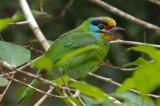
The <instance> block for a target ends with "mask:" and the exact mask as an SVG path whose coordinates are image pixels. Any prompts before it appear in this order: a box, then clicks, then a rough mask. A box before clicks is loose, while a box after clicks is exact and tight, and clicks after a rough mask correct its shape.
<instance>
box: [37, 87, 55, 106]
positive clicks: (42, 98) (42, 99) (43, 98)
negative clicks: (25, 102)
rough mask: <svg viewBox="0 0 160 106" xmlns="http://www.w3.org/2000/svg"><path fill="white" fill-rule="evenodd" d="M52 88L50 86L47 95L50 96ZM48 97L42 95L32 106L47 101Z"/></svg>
mask: <svg viewBox="0 0 160 106" xmlns="http://www.w3.org/2000/svg"><path fill="white" fill-rule="evenodd" d="M53 89H54V87H53V86H51V87H50V89H49V90H48V91H47V92H46V93H47V94H50V93H51V92H52V91H53ZM47 97H48V95H43V96H42V97H41V98H40V99H39V100H38V101H37V102H36V103H35V104H34V106H39V105H41V104H42V103H43V101H45V100H46V99H47Z"/></svg>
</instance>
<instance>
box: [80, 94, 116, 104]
mask: <svg viewBox="0 0 160 106" xmlns="http://www.w3.org/2000/svg"><path fill="white" fill-rule="evenodd" d="M81 97H82V99H83V101H84V102H85V104H86V106H118V105H115V104H113V103H112V102H111V101H109V100H108V99H106V100H105V101H97V100H95V99H93V98H90V97H87V96H84V95H82V96H81Z"/></svg>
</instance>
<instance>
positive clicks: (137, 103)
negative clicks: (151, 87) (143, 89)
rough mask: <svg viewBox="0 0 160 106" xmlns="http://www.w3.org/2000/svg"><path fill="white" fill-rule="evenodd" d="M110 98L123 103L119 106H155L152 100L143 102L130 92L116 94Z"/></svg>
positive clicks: (143, 100)
mask: <svg viewBox="0 0 160 106" xmlns="http://www.w3.org/2000/svg"><path fill="white" fill-rule="evenodd" d="M112 96H114V97H115V98H117V99H120V100H121V101H123V102H122V105H121V106H155V104H154V103H153V101H152V100H145V99H143V98H142V97H140V96H139V95H136V94H134V93H131V92H121V93H119V92H116V93H113V94H112Z"/></svg>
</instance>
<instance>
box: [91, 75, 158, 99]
mask: <svg viewBox="0 0 160 106" xmlns="http://www.w3.org/2000/svg"><path fill="white" fill-rule="evenodd" d="M89 76H91V77H94V78H97V79H99V80H102V81H105V82H109V83H111V84H113V85H116V86H118V87H120V86H122V84H120V83H118V82H115V81H113V80H112V79H111V78H106V77H103V76H99V75H96V74H93V73H89ZM129 91H131V92H134V93H137V94H140V92H139V91H136V90H134V89H129ZM147 95H148V96H150V97H153V98H160V96H159V95H154V94H147Z"/></svg>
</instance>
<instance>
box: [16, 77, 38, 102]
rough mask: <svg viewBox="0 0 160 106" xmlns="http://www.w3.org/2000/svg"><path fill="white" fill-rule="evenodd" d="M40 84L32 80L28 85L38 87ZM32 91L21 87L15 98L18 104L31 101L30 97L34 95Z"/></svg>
mask: <svg viewBox="0 0 160 106" xmlns="http://www.w3.org/2000/svg"><path fill="white" fill-rule="evenodd" d="M39 84H40V81H38V80H37V79H35V80H33V81H32V82H31V83H30V85H31V86H33V87H38V86H39ZM34 91H35V90H34V89H32V88H29V87H27V86H23V87H22V88H20V89H19V90H18V91H17V93H16V98H17V100H18V101H19V103H22V104H26V103H27V102H28V101H29V100H31V97H32V95H33V93H34Z"/></svg>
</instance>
